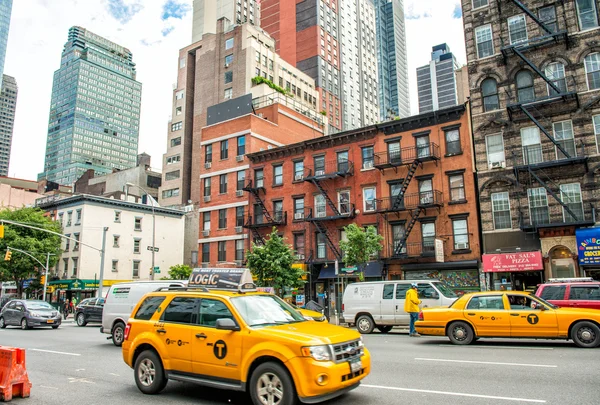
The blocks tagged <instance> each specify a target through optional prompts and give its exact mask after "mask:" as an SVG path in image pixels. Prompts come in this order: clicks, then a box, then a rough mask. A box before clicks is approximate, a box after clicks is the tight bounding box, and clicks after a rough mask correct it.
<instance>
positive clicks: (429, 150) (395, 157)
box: [374, 142, 440, 170]
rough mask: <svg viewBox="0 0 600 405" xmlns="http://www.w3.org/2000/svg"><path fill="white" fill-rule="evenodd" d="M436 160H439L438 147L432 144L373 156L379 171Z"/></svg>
mask: <svg viewBox="0 0 600 405" xmlns="http://www.w3.org/2000/svg"><path fill="white" fill-rule="evenodd" d="M437 160H440V147H439V145H437V144H435V143H433V142H430V143H428V144H425V145H422V146H410V147H407V148H402V149H400V150H397V151H385V152H377V153H375V154H374V163H375V164H374V166H375V167H376V168H377V169H379V170H383V169H389V168H396V167H399V166H402V165H410V164H412V163H413V162H415V161H418V162H430V161H437Z"/></svg>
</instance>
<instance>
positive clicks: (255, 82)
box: [252, 76, 289, 96]
mask: <svg viewBox="0 0 600 405" xmlns="http://www.w3.org/2000/svg"><path fill="white" fill-rule="evenodd" d="M261 83H264V84H266V85H267V86H269V87H270V88H272V89H273V90H275V91H276V92H279V93H281V94H283V95H285V96H287V95H289V91H287V90H286V89H284V88H283V87H279V86H278V85H276V84H275V83H273V82H272V81H270V80H269V79H265V78H264V77H262V76H255V77H253V78H252V84H253V85H255V86H258V85H259V84H261Z"/></svg>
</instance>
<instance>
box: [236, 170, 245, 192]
mask: <svg viewBox="0 0 600 405" xmlns="http://www.w3.org/2000/svg"><path fill="white" fill-rule="evenodd" d="M245 182H246V171H245V170H240V171H238V172H237V183H236V190H237V191H241V190H242V189H243V188H244V185H245V184H244V183H245Z"/></svg>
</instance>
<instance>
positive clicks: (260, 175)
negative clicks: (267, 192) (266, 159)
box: [254, 169, 265, 188]
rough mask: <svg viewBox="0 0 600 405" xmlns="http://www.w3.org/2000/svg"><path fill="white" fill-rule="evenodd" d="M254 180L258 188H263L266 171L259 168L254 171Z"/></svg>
mask: <svg viewBox="0 0 600 405" xmlns="http://www.w3.org/2000/svg"><path fill="white" fill-rule="evenodd" d="M254 181H255V183H256V184H255V185H254V186H255V187H256V188H262V187H264V186H265V172H264V170H263V169H257V170H255V171H254Z"/></svg>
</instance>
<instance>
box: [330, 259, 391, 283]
mask: <svg viewBox="0 0 600 405" xmlns="http://www.w3.org/2000/svg"><path fill="white" fill-rule="evenodd" d="M339 268H340V269H341V268H342V265H341V264H340V265H339ZM381 268H382V265H381V262H369V263H367V266H366V267H365V269H364V271H363V272H364V276H365V278H367V277H381ZM357 275H358V273H357V272H354V273H353V274H351V273H347V274H346V273H342V272H341V271H340V274H339V275H337V276H336V275H335V266H334V265H331V264H330V265H328V266H327V267H323V268H322V269H321V272H320V273H319V280H321V279H328V278H336V277H347V276H349V277H353V276H354V277H356V276H357Z"/></svg>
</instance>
